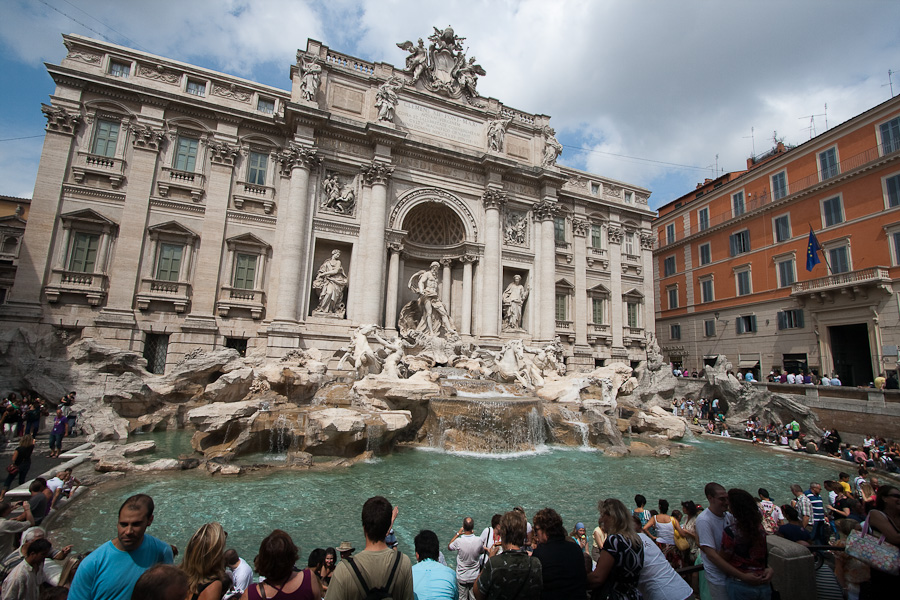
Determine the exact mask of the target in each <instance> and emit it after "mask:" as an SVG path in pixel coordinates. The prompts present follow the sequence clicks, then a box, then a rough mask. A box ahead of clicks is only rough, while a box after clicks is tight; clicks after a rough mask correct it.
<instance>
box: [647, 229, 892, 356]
mask: <svg viewBox="0 0 900 600" xmlns="http://www.w3.org/2000/svg"><path fill="white" fill-rule="evenodd" d="M654 241H655V240H654V238H653V232H652V231H642V232H641V263H642V264H643V268H642V269H641V275H642V276H643V277H644V281H646V280H648V279H649V280H650V281H651V282H652V281H653V262H654V261H653V242H654ZM690 249H691V247H690V245H686V246H685V248H684V251H685V256H686V257H687V256H688V255H689V253H690ZM687 281H688V284H687V290H688V294H690V293H691V290H692V289H693V286H692V285H691V284H690V281H691V279H690V277H689V278H688V280H687ZM644 289H645V290H647V289H650V286H647V285H645V286H644ZM688 306H690V301H688ZM655 322H656V301H655V294H653V293H650V294H644V321H643V326H644V337H646V336H647V334H648V333H656V331H655V327H651V326H650V324H651V323H655ZM876 347H877V348H880V347H881V346H876ZM760 366H762V365H760Z"/></svg>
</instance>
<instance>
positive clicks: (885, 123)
mask: <svg viewBox="0 0 900 600" xmlns="http://www.w3.org/2000/svg"><path fill="white" fill-rule="evenodd" d="M653 227H654V234H655V235H656V237H657V243H658V249H657V250H656V251H655V252H654V268H655V270H656V272H655V280H656V282H657V285H656V294H657V298H656V306H657V312H656V333H657V336H658V339H659V344H660V346H661V348H662V350H663V354H664V355H665V356H666V358H667V359H668V360H669V361H670V362H672V363H674V364H676V365H679V366H681V367H682V368H687V369H695V368H696V369H699V368H701V367H702V365H703V363H704V361H711V360H715V357H717V356H718V355H721V354H724V355H726V356H727V357H728V359H729V360H730V361H731V362H732V364H733V366H734V368H735V371H737V370H739V369H740V370H741V371H742V372H746V371H747V370H753V371H754V374H755V376H756V377H759V376H760V375H762V376H766V375H768V373H769V371H770V370H772V369H774V370H776V371H778V370H781V369H787V370H789V371H793V372H798V371H804V370H807V369H808V370H812V371H815V372H817V373H818V374H822V373H824V372H827V373H829V374H831V373H837V374H838V375H839V377H840V378H841V381H842V382H843V384H844V385H867V384H868V383H869V382H870V381H872V380H873V379H874V377H875V375H877V374H878V373H879V372H882V371H889V370H894V369H896V367H897V345H898V344H900V297H898V295H897V292H898V291H900V282H898V281H897V280H898V279H900V97H896V98H893V99H891V100H889V101H887V102H884V103H883V104H880V105H878V106H876V107H874V108H872V109H870V110H868V111H866V112H864V113H862V114H860V115H858V116H856V117H854V118H852V119H850V120H849V121H847V122H845V123H842V124H840V125H838V126H836V127H833V128H831V129H829V130H828V131H826V132H825V133H823V134H821V135H819V136H816V137H815V138H813V139H811V140H810V141H808V142H806V143H804V144H802V145H800V146H797V147H795V148H786V147H784V146H783V145H782V144H780V143H779V144H778V145H777V146H776V147H775V148H774V149H773V150H772V151H770V152H768V153H766V154H765V155H763V156H760V157H755V158H752V159H749V160H748V161H747V170H746V171H739V172H734V173H727V174H725V175H722V176H721V177H719V178H718V179H715V180H707V181H706V182H705V183H704V184H702V185H700V186H698V187H697V189H696V190H694V191H692V192H691V193H689V194H686V195H684V196H682V197H680V198H678V199H677V200H674V201H673V202H671V203H669V204H667V205H665V206H663V207H661V208H660V210H659V216H658V217H657V219H656V220H655V222H654V226H653ZM811 229H812V230H813V231H814V232H815V235H816V237H817V239H818V243H819V244H820V245H821V248H822V250H821V251H820V252H818V253H817V254H816V256H818V257H819V259H820V260H821V263H819V264H816V265H815V266H813V268H812V271H807V246H808V241H809V233H810V230H811Z"/></svg>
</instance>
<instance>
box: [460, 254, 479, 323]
mask: <svg viewBox="0 0 900 600" xmlns="http://www.w3.org/2000/svg"><path fill="white" fill-rule="evenodd" d="M459 260H460V261H462V264H463V291H462V323H461V325H462V327H461V328H460V333H461V334H462V335H472V263H474V262H475V261H476V260H478V257H476V256H473V255H471V254H466V255H465V256H463V257H462V258H460V259H459Z"/></svg>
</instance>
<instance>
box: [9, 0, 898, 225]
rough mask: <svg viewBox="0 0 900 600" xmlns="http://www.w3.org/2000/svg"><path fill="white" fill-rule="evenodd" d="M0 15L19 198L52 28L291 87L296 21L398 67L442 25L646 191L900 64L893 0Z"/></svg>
mask: <svg viewBox="0 0 900 600" xmlns="http://www.w3.org/2000/svg"><path fill="white" fill-rule="evenodd" d="M0 16H2V18H0V61H2V62H0V65H2V74H3V79H2V80H3V83H4V86H3V87H4V91H3V94H0V108H2V110H0V194H4V195H12V196H20V197H31V193H32V189H33V187H34V178H35V174H36V172H37V163H38V160H39V158H40V151H41V144H42V141H43V126H44V123H45V120H44V118H43V117H42V116H41V113H40V104H41V102H48V96H49V94H51V93H52V92H53V89H54V86H53V82H52V80H51V79H50V77H49V76H48V75H47V72H46V70H45V68H44V66H43V63H44V62H45V61H46V62H52V63H58V62H59V61H60V60H62V58H63V56H64V55H65V48H64V47H63V45H62V39H61V37H60V36H61V34H63V33H78V34H82V35H87V36H90V37H94V38H98V39H106V40H109V41H112V42H114V43H117V44H122V45H125V46H129V47H132V48H137V49H139V50H143V51H147V52H151V53H153V54H158V55H162V56H165V57H168V58H173V59H177V60H181V61H185V62H189V63H193V64H197V65H201V66H204V67H208V68H212V69H216V70H220V71H225V72H228V73H232V74H235V75H239V76H242V77H246V78H248V79H252V80H255V81H259V82H261V83H265V84H269V85H273V86H276V87H280V88H282V89H287V88H288V87H289V83H290V81H289V77H288V68H289V66H290V64H291V63H292V62H293V60H294V55H295V53H296V51H297V48H305V46H306V39H307V38H313V39H317V40H320V41H321V42H323V43H325V44H326V45H328V46H329V47H331V48H332V49H334V50H337V51H339V52H343V53H346V54H350V55H353V56H357V57H360V58H363V59H366V60H369V61H383V62H388V63H392V64H394V65H397V66H402V65H403V64H404V57H405V54H406V53H405V52H403V51H402V50H400V49H398V48H397V47H396V45H395V43H396V42H402V41H404V40H415V39H417V38H419V37H427V35H428V34H430V33H431V32H432V26H438V27H445V26H447V25H452V26H453V28H454V29H455V31H456V33H457V35H461V36H464V37H466V38H467V39H466V42H465V44H466V45H467V46H468V48H469V52H470V55H473V54H474V55H475V56H476V57H477V58H478V62H479V63H480V64H481V65H482V66H483V67H484V68H485V69H486V70H487V76H486V77H483V78H481V80H480V81H479V84H478V90H479V92H480V93H481V94H482V95H485V96H493V97H495V98H498V99H500V100H501V101H502V102H504V103H505V104H506V105H508V106H512V107H515V108H518V109H521V110H524V111H527V112H533V113H542V114H547V115H550V116H552V119H553V120H552V124H553V126H554V127H555V128H556V130H557V136H558V137H559V140H560V142H562V144H563V145H564V147H565V150H564V152H563V155H562V157H561V159H560V162H562V163H564V164H567V165H569V166H573V167H576V168H580V169H585V170H588V171H592V172H596V173H599V174H602V175H604V176H607V177H612V178H615V179H619V180H623V181H627V182H630V183H634V184H637V185H641V186H644V187H647V188H649V189H650V190H652V191H653V195H652V196H651V202H650V203H651V206H652V207H654V208H656V207H658V206H661V205H662V204H665V203H667V202H669V201H671V200H673V199H675V198H677V197H679V196H680V195H682V194H684V193H687V192H688V191H690V190H691V189H693V188H694V186H695V185H696V184H697V183H698V182H700V181H703V179H704V178H705V177H712V176H713V173H714V169H715V165H716V164H718V169H719V172H720V173H721V172H723V171H732V170H738V169H742V168H744V167H745V165H746V159H747V157H748V156H750V155H751V153H752V152H753V150H754V147H755V151H756V153H762V152H764V151H766V150H768V149H769V148H771V146H772V137H773V132H774V131H777V132H778V136H779V137H780V138H781V137H783V138H784V140H785V142H787V143H793V144H799V143H802V142H804V141H807V140H808V139H809V138H810V130H811V127H812V128H814V130H815V132H816V133H819V134H821V133H823V132H824V131H825V128H826V117H825V116H823V115H824V114H825V113H826V109H825V106H826V104H827V125H828V127H833V126H835V125H837V124H839V123H841V122H843V121H846V120H847V119H849V118H851V117H853V116H855V115H857V114H859V113H860V112H862V111H864V110H867V109H869V108H871V107H873V106H875V105H877V104H880V103H882V102H884V101H885V100H888V99H889V98H890V97H891V89H890V87H889V86H888V82H889V81H888V70H889V69H890V70H893V71H900V35H898V29H897V23H900V2H897V1H896V0H853V1H850V0H843V1H833V0H753V1H751V0H746V1H743V0H742V1H737V0H708V1H700V0H652V1H651V0H521V1H516V0H481V1H478V0H327V1H308V0H307V1H301V0H252V1H251V0H243V1H242V0H153V1H150V0H118V1H115V2H114V1H109V0H107V1H104V0H3V7H2V8H0ZM893 81H894V91H895V94H900V75H898V74H896V73H895V75H894V76H893ZM811 115H816V116H814V117H812V118H811ZM811 121H812V122H811ZM751 131H752V132H753V134H752V137H751Z"/></svg>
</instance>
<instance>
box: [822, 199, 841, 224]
mask: <svg viewBox="0 0 900 600" xmlns="http://www.w3.org/2000/svg"><path fill="white" fill-rule="evenodd" d="M822 212H823V213H825V227H831V226H832V225H837V224H839V223H843V222H844V210H843V208H842V207H841V197H840V196H835V197H834V198H829V199H828V200H826V201H825V202H823V203H822Z"/></svg>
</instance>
